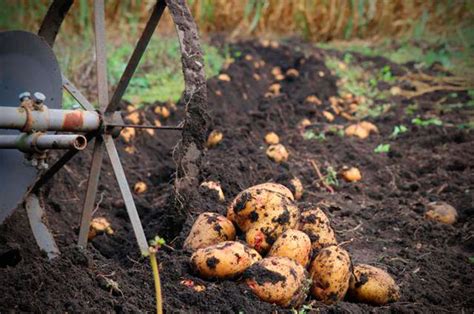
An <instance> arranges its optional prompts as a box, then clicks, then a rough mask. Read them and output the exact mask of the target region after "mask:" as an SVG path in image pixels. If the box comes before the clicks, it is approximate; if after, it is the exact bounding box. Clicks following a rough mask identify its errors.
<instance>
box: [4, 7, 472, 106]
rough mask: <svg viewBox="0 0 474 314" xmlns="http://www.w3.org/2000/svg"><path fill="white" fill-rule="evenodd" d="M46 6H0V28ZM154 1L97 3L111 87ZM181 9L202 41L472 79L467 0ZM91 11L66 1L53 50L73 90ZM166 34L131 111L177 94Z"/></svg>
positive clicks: (85, 55)
mask: <svg viewBox="0 0 474 314" xmlns="http://www.w3.org/2000/svg"><path fill="white" fill-rule="evenodd" d="M50 3H51V1H48V0H0V6H1V8H2V9H1V10H0V30H1V29H3V30H5V29H26V30H30V31H36V30H37V29H38V27H39V25H40V23H41V20H42V18H43V16H44V15H45V13H46V11H47V9H48V6H49V4H50ZM154 3H155V1H151V0H128V1H118V0H117V1H111V0H109V1H106V15H107V17H106V18H107V25H108V28H107V32H108V39H109V49H108V54H109V65H110V67H109V69H110V71H109V72H110V73H109V79H110V81H111V82H112V83H115V82H117V81H118V79H119V77H120V74H121V72H122V71H123V69H124V68H125V65H126V63H127V60H128V57H129V55H130V53H131V51H132V50H133V47H134V44H135V41H136V40H137V38H138V36H139V34H140V32H141V31H142V29H143V28H144V26H145V23H146V21H147V18H148V15H149V12H150V10H151V8H152V6H153V5H154ZM188 5H189V6H190V8H191V9H192V12H193V15H194V17H195V19H196V21H197V23H198V25H199V28H200V31H201V33H202V34H203V37H204V38H206V37H208V36H206V35H213V34H220V35H224V36H225V37H227V38H228V39H239V38H242V37H243V38H247V37H252V36H253V37H258V38H262V37H265V38H272V39H283V40H284V38H289V37H299V38H302V39H303V40H306V41H309V42H313V43H314V44H315V45H318V46H319V47H322V48H326V49H340V50H344V51H354V52H359V53H363V54H367V55H382V56H385V57H387V58H389V59H391V60H392V61H394V62H398V63H404V62H408V61H414V62H418V63H420V64H421V65H423V66H430V65H431V64H433V63H435V62H437V63H440V64H441V65H442V66H444V67H445V68H447V69H448V70H450V71H452V72H455V73H456V74H457V75H462V76H465V77H473V73H474V72H473V68H474V58H473V56H474V54H473V51H474V1H472V0H426V1H423V0H188ZM92 7H93V6H92V0H76V1H75V3H74V7H73V8H72V10H71V11H70V13H69V16H68V17H67V18H66V20H65V23H64V25H63V28H62V29H61V32H60V35H59V38H58V44H57V45H56V46H55V50H56V53H57V55H58V56H59V59H60V62H61V65H62V67H63V71H65V72H66V73H67V74H68V75H69V76H70V77H71V79H72V80H73V81H74V82H76V84H78V85H88V83H87V77H90V75H89V74H90V73H91V71H94V69H93V63H92V62H91V60H93V55H94V51H93V41H92V37H93V28H92V14H93V12H92ZM173 33H174V29H173V24H172V22H171V19H170V17H169V16H168V15H167V14H166V13H165V15H164V17H163V19H162V21H161V22H160V25H159V27H158V30H157V35H156V36H154V37H153V40H152V42H151V44H150V49H149V50H148V51H147V53H146V55H145V58H144V59H142V64H141V67H140V70H139V72H138V73H137V74H138V75H136V76H135V77H134V79H133V81H132V83H131V85H130V87H129V89H128V90H127V94H126V95H125V99H127V100H128V101H130V102H133V103H137V104H140V103H147V102H153V101H156V100H158V101H176V100H177V99H178V98H179V97H180V93H181V90H182V88H183V82H182V75H181V73H180V62H179V49H178V43H177V41H176V39H175V38H174V37H173V36H172V35H174V34H173ZM203 47H204V50H205V52H206V64H207V72H208V75H210V76H212V75H215V74H217V73H218V72H219V70H220V68H221V67H222V66H223V65H224V64H225V62H226V60H228V59H230V58H231V56H230V55H229V53H228V51H227V50H226V49H224V50H222V49H220V50H218V49H217V48H215V47H213V46H212V45H210V44H207V43H206V41H204V44H203ZM91 85H93V84H91ZM158 87H159V88H158ZM91 92H94V91H91Z"/></svg>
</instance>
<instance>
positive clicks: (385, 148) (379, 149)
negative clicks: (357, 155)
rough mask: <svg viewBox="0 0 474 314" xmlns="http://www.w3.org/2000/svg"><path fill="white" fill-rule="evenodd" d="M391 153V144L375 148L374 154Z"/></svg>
mask: <svg viewBox="0 0 474 314" xmlns="http://www.w3.org/2000/svg"><path fill="white" fill-rule="evenodd" d="M389 151H390V144H379V146H377V147H375V149H374V153H377V154H380V153H388V152H389Z"/></svg>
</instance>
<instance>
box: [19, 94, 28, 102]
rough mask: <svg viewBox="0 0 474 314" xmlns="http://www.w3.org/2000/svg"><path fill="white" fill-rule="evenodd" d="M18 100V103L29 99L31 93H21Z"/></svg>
mask: <svg viewBox="0 0 474 314" xmlns="http://www.w3.org/2000/svg"><path fill="white" fill-rule="evenodd" d="M18 98H19V99H20V101H23V100H25V99H31V93H30V92H23V93H21V94H20V95H18Z"/></svg>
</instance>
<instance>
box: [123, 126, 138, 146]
mask: <svg viewBox="0 0 474 314" xmlns="http://www.w3.org/2000/svg"><path fill="white" fill-rule="evenodd" d="M120 135H121V136H122V138H123V139H124V141H125V142H127V143H129V142H130V141H131V140H132V139H133V138H134V137H135V129H134V128H123V129H122V131H120Z"/></svg>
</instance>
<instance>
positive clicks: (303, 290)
mask: <svg viewBox="0 0 474 314" xmlns="http://www.w3.org/2000/svg"><path fill="white" fill-rule="evenodd" d="M307 275H308V273H307V271H306V269H305V268H304V267H303V266H301V265H299V264H298V263H296V262H295V261H293V260H291V259H289V258H287V257H279V256H272V257H267V258H264V259H262V260H260V261H258V262H257V263H255V264H253V265H252V266H251V267H250V268H248V269H247V270H246V271H245V273H244V278H245V283H246V284H247V286H248V287H249V288H250V290H252V292H253V293H254V294H255V295H257V296H258V297H259V298H260V299H261V300H262V301H265V302H269V303H275V304H278V305H279V306H282V307H298V306H300V305H301V303H303V302H304V300H305V299H306V296H307V293H308V290H309V284H310V281H309V280H308V279H307Z"/></svg>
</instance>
